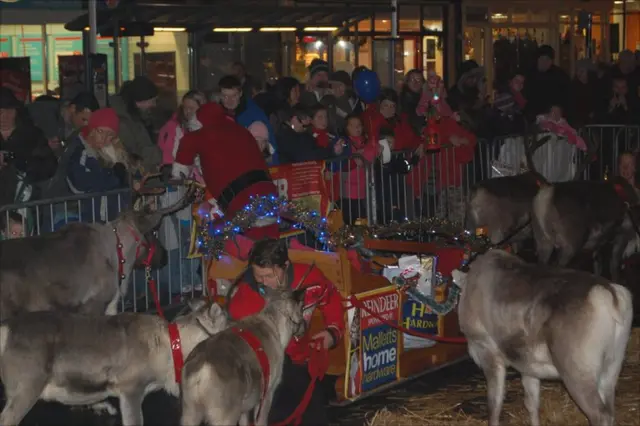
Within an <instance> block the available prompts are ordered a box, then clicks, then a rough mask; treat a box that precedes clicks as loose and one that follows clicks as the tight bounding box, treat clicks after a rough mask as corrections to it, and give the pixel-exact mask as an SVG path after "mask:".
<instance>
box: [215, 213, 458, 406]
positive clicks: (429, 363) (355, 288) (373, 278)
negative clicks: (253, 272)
mask: <svg viewBox="0 0 640 426" xmlns="http://www.w3.org/2000/svg"><path fill="white" fill-rule="evenodd" d="M341 218H342V215H341V214H340V212H336V211H334V212H332V213H331V214H330V217H329V223H330V224H331V226H330V228H334V229H337V228H339V227H340V226H342V219H341ZM365 245H366V247H367V248H369V249H371V250H377V251H383V252H387V253H397V254H400V253H412V254H430V255H434V254H435V255H437V256H439V258H440V260H441V261H440V262H439V265H442V267H441V268H439V272H441V273H442V274H443V275H446V276H448V275H449V274H450V272H451V269H453V268H455V267H458V266H459V265H460V262H461V261H462V258H463V249H461V248H442V247H439V246H438V245H436V244H433V243H414V242H403V241H385V240H366V242H365ZM289 256H290V259H291V261H292V262H297V263H303V264H312V263H314V264H315V266H316V267H318V268H320V270H321V271H322V272H323V273H324V275H325V276H326V277H327V278H328V279H329V280H331V282H333V284H334V285H335V286H336V287H337V288H338V290H339V291H340V293H341V294H342V296H343V298H344V299H348V298H349V297H350V296H351V295H360V294H363V293H369V292H372V291H375V290H380V289H385V288H386V289H390V291H392V292H393V291H397V294H398V296H399V300H400V306H403V304H404V303H405V302H407V300H408V296H407V295H406V294H405V293H404V292H401V291H399V290H397V288H396V289H393V288H391V287H392V286H393V285H392V284H391V283H390V282H389V280H387V279H386V278H385V277H383V276H382V275H378V274H377V273H378V272H380V270H381V268H382V266H381V265H392V264H394V263H396V259H395V258H394V257H393V256H389V257H385V256H382V257H377V258H375V259H374V260H375V262H374V263H375V264H377V265H378V266H377V267H375V266H374V270H373V271H372V272H371V273H363V272H361V271H360V270H358V269H356V268H355V267H354V266H352V263H351V262H350V260H349V258H348V253H347V250H346V249H343V248H340V249H338V250H337V251H335V252H325V251H308V250H295V249H290V250H289ZM442 260H444V261H442ZM446 265H449V266H446ZM452 265H453V266H452ZM246 267H247V264H246V262H244V261H241V260H239V259H237V258H232V257H229V256H224V257H222V258H221V259H220V260H213V261H210V262H209V263H208V265H207V271H208V279H209V280H210V282H215V279H226V280H230V281H231V282H233V281H235V280H236V279H237V278H238V277H239V276H240V275H241V274H242V273H243V272H244V270H245V268H246ZM447 268H448V270H447ZM212 280H213V281H212ZM448 291H449V288H448V287H447V286H446V285H445V286H442V287H438V288H437V289H436V292H435V299H436V301H438V302H443V301H444V300H445V299H446V297H447V293H448ZM221 302H224V301H223V300H221ZM407 303H416V302H412V301H408V302H407ZM423 306H424V305H423ZM431 315H432V316H433V314H431ZM346 316H347V315H345V317H346ZM345 321H347V318H345ZM347 324H349V323H348V322H347ZM322 329H323V321H322V317H321V315H320V313H319V312H318V311H316V312H315V314H314V316H313V318H312V322H311V332H312V333H315V332H317V331H320V330H322ZM397 333H398V334H397V336H401V335H402V333H401V332H400V331H398V332H397ZM434 334H435V333H434ZM437 335H438V336H440V337H458V336H460V330H459V325H458V318H457V314H456V312H455V310H454V311H452V312H450V313H449V314H447V315H441V316H438V318H437ZM398 340H399V343H398V350H397V354H398V360H397V362H398V363H397V368H396V372H395V377H394V378H393V379H392V380H387V381H386V382H385V383H384V384H381V385H380V386H375V387H374V388H373V389H368V390H366V391H365V390H364V389H363V390H362V391H360V392H356V393H355V394H353V393H350V392H348V389H349V388H348V385H347V384H346V383H345V381H348V380H349V365H348V360H349V359H350V358H349V357H350V355H349V352H350V350H349V348H350V334H349V325H347V332H346V333H345V337H344V339H342V341H341V342H340V344H339V345H338V347H336V348H335V349H334V350H331V351H330V353H329V356H330V367H329V371H328V374H330V375H334V376H337V377H338V379H337V381H336V384H335V389H336V394H337V403H338V404H347V403H349V402H352V401H354V400H357V399H361V398H364V397H367V396H369V395H371V394H373V393H376V392H379V391H380V390H383V389H387V388H390V387H393V386H396V385H398V384H399V383H401V382H403V381H405V380H408V379H410V378H414V377H416V376H419V375H422V374H426V373H428V372H431V371H434V370H436V369H439V368H442V367H444V366H447V365H450V364H452V363H455V362H457V361H461V360H463V359H465V358H466V354H467V347H466V344H451V343H436V344H435V345H434V346H432V347H428V348H419V349H411V350H408V351H404V348H403V339H402V338H398ZM351 354H353V352H351Z"/></svg>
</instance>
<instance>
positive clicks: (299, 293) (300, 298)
mask: <svg viewBox="0 0 640 426" xmlns="http://www.w3.org/2000/svg"><path fill="white" fill-rule="evenodd" d="M305 293H306V289H304V288H299V289H296V290H293V291H292V292H291V298H292V299H293V300H295V301H296V302H298V303H303V302H304V295H305Z"/></svg>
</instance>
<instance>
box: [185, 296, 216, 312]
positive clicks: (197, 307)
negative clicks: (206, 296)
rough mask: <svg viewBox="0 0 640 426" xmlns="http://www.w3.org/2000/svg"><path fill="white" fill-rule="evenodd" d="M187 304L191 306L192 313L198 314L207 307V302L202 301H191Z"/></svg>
mask: <svg viewBox="0 0 640 426" xmlns="http://www.w3.org/2000/svg"><path fill="white" fill-rule="evenodd" d="M187 304H188V305H189V308H190V309H191V312H196V311H199V310H200V309H201V308H202V307H203V306H205V305H206V304H207V302H205V301H204V300H202V299H191V300H189V301H188V302H187ZM214 305H215V303H214Z"/></svg>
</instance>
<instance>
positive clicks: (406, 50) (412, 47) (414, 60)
mask: <svg viewBox="0 0 640 426" xmlns="http://www.w3.org/2000/svg"><path fill="white" fill-rule="evenodd" d="M417 40H419V39H416V38H414V37H411V38H405V39H404V40H403V41H402V44H403V52H402V56H403V58H404V59H403V70H404V73H405V74H406V73H407V72H408V71H409V70H412V69H414V68H422V67H421V66H420V64H419V63H418V46H417V45H416V41H417Z"/></svg>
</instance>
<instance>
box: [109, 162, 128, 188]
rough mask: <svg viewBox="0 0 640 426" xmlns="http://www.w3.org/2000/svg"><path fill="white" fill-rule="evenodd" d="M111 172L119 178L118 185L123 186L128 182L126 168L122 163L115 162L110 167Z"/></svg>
mask: <svg viewBox="0 0 640 426" xmlns="http://www.w3.org/2000/svg"><path fill="white" fill-rule="evenodd" d="M112 170H113V174H114V175H116V177H117V178H118V179H119V180H120V185H122V186H125V185H126V184H127V183H128V176H127V174H128V172H127V168H126V167H125V165H124V164H122V163H116V164H114V165H113V167H112Z"/></svg>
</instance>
